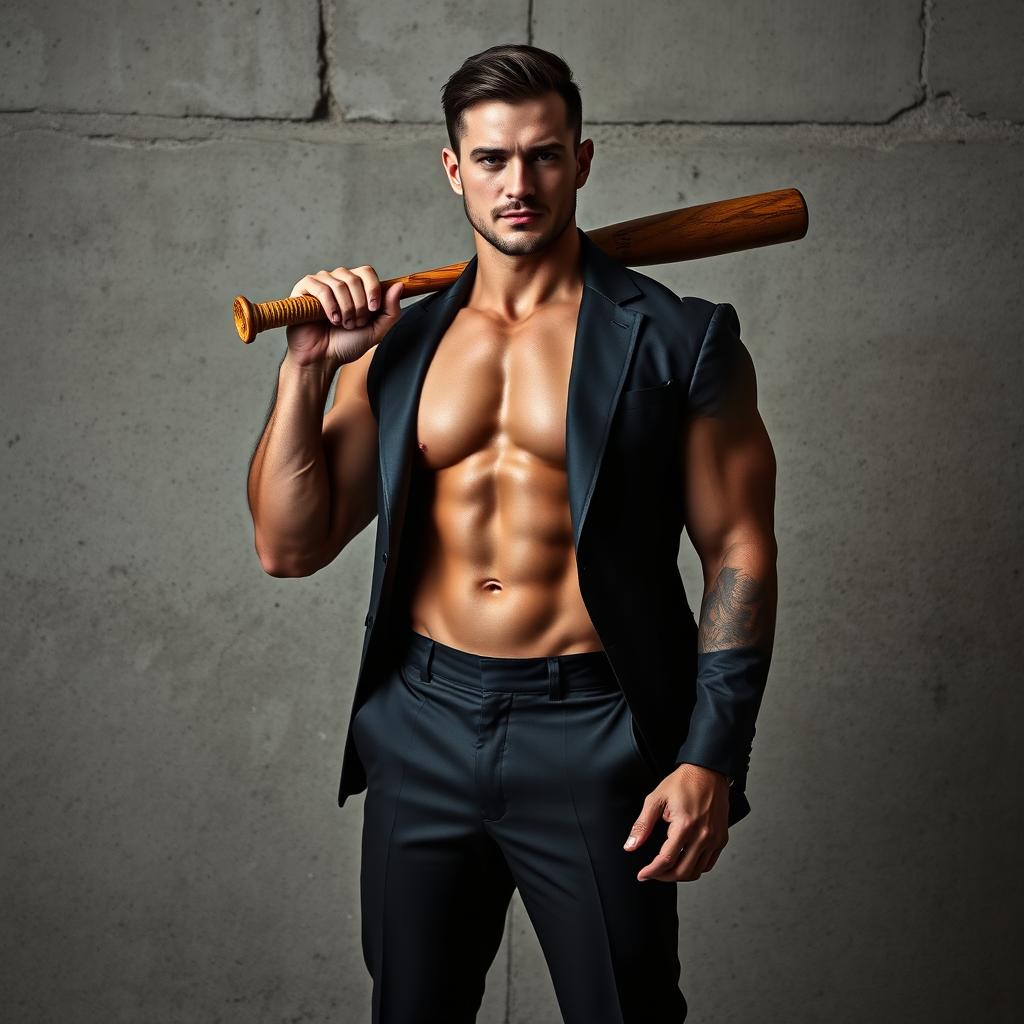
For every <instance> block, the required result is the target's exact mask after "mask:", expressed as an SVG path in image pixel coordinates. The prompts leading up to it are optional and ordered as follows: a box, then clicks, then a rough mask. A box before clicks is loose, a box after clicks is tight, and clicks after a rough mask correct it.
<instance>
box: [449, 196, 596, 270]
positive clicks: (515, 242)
mask: <svg viewBox="0 0 1024 1024" xmlns="http://www.w3.org/2000/svg"><path fill="white" fill-rule="evenodd" d="M462 209H463V211H464V212H465V214H466V220H468V221H469V223H470V224H471V225H472V226H473V230H474V231H476V232H477V233H478V234H480V235H481V236H482V237H483V238H485V239H487V241H488V242H490V244H491V245H493V246H494V248H495V249H497V250H498V252H500V253H504V254H505V255H506V256H530V255H532V254H533V253H537V252H542V251H543V250H544V249H546V248H547V247H548V246H549V245H551V244H552V243H553V242H554V241H555V240H556V239H558V238H560V237H561V235H562V232H563V231H564V230H565V229H566V228H567V227H568V226H569V224H570V223H571V222H572V219H573V217H575V216H576V192H575V190H573V193H572V203H571V204H570V206H569V209H568V211H567V212H566V215H565V218H564V219H563V220H562V222H561V224H557V225H555V226H554V227H551V228H549V229H548V230H547V231H542V232H540V234H535V233H533V232H527V231H523V232H522V233H519V232H514V233H513V234H510V235H499V234H498V233H497V231H495V229H494V228H493V227H492V226H491V224H490V222H489V220H487V219H485V218H483V217H474V215H473V214H472V212H471V211H470V209H469V204H468V203H467V202H466V196H465V193H463V196H462ZM488 216H489V215H488Z"/></svg>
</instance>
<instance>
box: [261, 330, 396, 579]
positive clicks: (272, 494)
mask: <svg viewBox="0 0 1024 1024" xmlns="http://www.w3.org/2000/svg"><path fill="white" fill-rule="evenodd" d="M375 351H376V345H374V346H372V347H371V348H369V349H368V350H367V351H366V352H365V353H364V354H363V355H362V356H360V357H359V358H358V359H355V360H353V361H352V362H348V363H342V362H340V360H337V359H333V358H327V359H324V360H321V361H319V362H316V363H313V364H310V365H300V364H299V363H298V362H297V361H296V360H295V358H294V355H293V353H292V352H291V350H290V349H289V350H288V352H287V353H286V355H285V357H284V359H283V360H282V362H281V366H280V368H279V370H278V383H277V394H276V398H275V401H274V406H273V409H272V411H271V414H270V418H269V419H268V421H267V425H266V428H265V429H264V431H263V435H262V437H261V438H260V441H259V444H258V445H257V447H256V451H255V453H254V454H253V458H252V462H251V464H250V467H249V478H248V498H249V510H250V512H251V514H252V520H253V527H254V540H255V547H256V553H257V555H258V557H259V560H260V564H261V565H262V566H263V569H264V570H265V571H266V572H267V573H269V574H270V575H271V576H310V575H312V574H313V573H315V572H317V570H319V569H321V568H323V567H324V566H325V565H327V564H329V563H330V562H332V561H333V560H334V558H335V557H336V556H337V555H338V553H339V552H340V551H341V550H342V549H343V548H344V547H345V545H346V544H348V542H349V541H350V540H352V538H353V537H355V536H356V535H357V534H359V533H360V532H362V530H363V529H365V527H366V526H367V525H368V524H369V523H370V522H372V520H373V517H374V516H375V515H376V514H377V420H376V418H375V417H374V415H373V411H372V410H371V408H370V403H369V397H368V395H367V392H366V373H367V370H368V368H369V365H370V360H371V359H372V358H373V354H374V352H375ZM339 371H340V372H339ZM336 373H337V374H338V383H337V387H336V388H335V394H334V402H333V404H332V406H331V409H330V410H329V411H328V412H327V414H326V415H325V414H324V404H325V402H326V400H327V394H328V392H329V390H330V387H331V382H332V380H333V379H334V376H335V374H336Z"/></svg>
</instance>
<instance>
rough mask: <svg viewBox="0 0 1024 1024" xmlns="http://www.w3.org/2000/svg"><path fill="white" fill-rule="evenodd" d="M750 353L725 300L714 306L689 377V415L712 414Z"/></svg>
mask: <svg viewBox="0 0 1024 1024" xmlns="http://www.w3.org/2000/svg"><path fill="white" fill-rule="evenodd" d="M750 361H751V360H750V353H749V352H748V351H747V347H746V345H744V344H743V342H742V341H741V340H740V321H739V317H738V316H737V315H736V310H735V308H734V307H733V305H732V304H731V303H729V302H719V303H717V304H716V305H715V308H714V311H713V312H712V314H711V319H710V320H709V321H708V326H707V329H706V330H705V332H704V339H703V340H702V341H701V345H700V350H699V351H698V353H697V359H696V363H695V365H694V369H693V376H692V377H691V378H690V389H689V392H688V406H689V411H690V415H692V416H716V415H718V414H719V412H720V411H721V409H722V407H723V405H724V404H725V398H726V397H727V396H728V394H729V389H730V388H731V387H733V385H734V381H735V379H736V375H737V373H738V372H739V370H740V368H741V366H742V364H743V363H744V362H750Z"/></svg>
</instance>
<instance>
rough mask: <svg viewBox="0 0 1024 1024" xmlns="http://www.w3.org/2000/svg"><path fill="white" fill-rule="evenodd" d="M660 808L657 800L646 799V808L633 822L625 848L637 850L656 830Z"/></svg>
mask: <svg viewBox="0 0 1024 1024" xmlns="http://www.w3.org/2000/svg"><path fill="white" fill-rule="evenodd" d="M659 810H660V808H659V805H658V803H657V802H656V801H654V800H645V801H644V809H643V810H642V811H641V812H640V817H639V818H637V819H636V821H635V822H633V827H632V828H631V829H630V830H629V838H628V839H627V840H626V842H625V843H624V844H623V849H624V850H637V849H639V848H640V847H641V846H643V845H644V843H645V842H647V837H648V836H649V835H650V834H651V832H652V831H653V830H654V826H655V824H656V823H657V821H658V816H659Z"/></svg>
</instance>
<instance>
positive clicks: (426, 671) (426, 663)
mask: <svg viewBox="0 0 1024 1024" xmlns="http://www.w3.org/2000/svg"><path fill="white" fill-rule="evenodd" d="M433 660H434V641H433V640H431V641H430V644H429V645H428V647H427V656H426V658H424V659H423V682H425V683H426V684H427V685H428V686H429V685H430V671H431V664H432V662H433Z"/></svg>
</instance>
